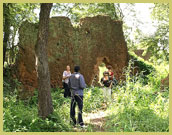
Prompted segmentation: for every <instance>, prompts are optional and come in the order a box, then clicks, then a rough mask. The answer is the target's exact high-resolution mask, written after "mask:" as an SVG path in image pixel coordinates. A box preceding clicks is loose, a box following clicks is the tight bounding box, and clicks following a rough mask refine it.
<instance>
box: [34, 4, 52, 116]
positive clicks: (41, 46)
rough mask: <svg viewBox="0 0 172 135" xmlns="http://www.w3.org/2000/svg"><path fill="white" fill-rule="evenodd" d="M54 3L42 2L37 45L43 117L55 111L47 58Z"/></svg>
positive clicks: (40, 107)
mask: <svg viewBox="0 0 172 135" xmlns="http://www.w3.org/2000/svg"><path fill="white" fill-rule="evenodd" d="M52 5H53V4H52V3H51V4H45V3H43V4H41V9H40V14H39V29H38V37H37V43H36V46H35V53H36V70H37V77H38V114H39V116H40V117H42V118H43V119H44V118H46V117H47V116H48V115H49V114H50V113H52V112H53V105H52V98H51V86H50V73H49V66H48V58H47V41H48V29H49V16H50V11H51V8H52Z"/></svg>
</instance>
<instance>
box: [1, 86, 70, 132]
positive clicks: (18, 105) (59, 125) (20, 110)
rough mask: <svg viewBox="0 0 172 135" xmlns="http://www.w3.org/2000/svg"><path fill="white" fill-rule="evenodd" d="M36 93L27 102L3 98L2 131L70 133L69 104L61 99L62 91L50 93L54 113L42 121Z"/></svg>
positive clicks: (9, 97) (13, 97) (13, 98)
mask: <svg viewBox="0 0 172 135" xmlns="http://www.w3.org/2000/svg"><path fill="white" fill-rule="evenodd" d="M37 95H38V93H37V91H35V95H34V96H33V97H32V98H30V99H29V100H27V101H23V100H17V99H16V95H15V96H6V97H4V104H3V105H4V113H3V115H4V131H8V132H14V131H15V132H35V131H37V132H55V131H59V132H61V131H72V129H71V126H70V125H69V120H70V119H69V102H70V99H66V98H63V94H62V91H61V90H60V89H58V90H57V89H56V91H53V92H52V97H53V106H54V112H53V114H51V115H50V116H49V117H48V118H47V119H45V120H42V119H41V118H39V117H38V112H37V102H38V101H37Z"/></svg>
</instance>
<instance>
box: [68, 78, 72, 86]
mask: <svg viewBox="0 0 172 135" xmlns="http://www.w3.org/2000/svg"><path fill="white" fill-rule="evenodd" d="M68 87H69V89H71V81H70V77H69V82H68Z"/></svg>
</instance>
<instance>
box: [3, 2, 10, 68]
mask: <svg viewBox="0 0 172 135" xmlns="http://www.w3.org/2000/svg"><path fill="white" fill-rule="evenodd" d="M9 14H10V12H9V4H6V3H4V4H3V16H4V25H3V28H4V30H3V31H4V38H3V67H4V62H5V57H6V51H7V44H8V40H9V36H10V18H9Z"/></svg>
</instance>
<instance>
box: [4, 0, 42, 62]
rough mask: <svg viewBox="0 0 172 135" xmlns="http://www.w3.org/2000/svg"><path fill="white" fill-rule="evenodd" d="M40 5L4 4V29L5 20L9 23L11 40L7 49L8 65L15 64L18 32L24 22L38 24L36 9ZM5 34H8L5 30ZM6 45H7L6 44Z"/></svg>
mask: <svg viewBox="0 0 172 135" xmlns="http://www.w3.org/2000/svg"><path fill="white" fill-rule="evenodd" d="M38 7H39V4H36V3H24V4H22V3H4V4H3V13H4V14H3V22H4V23H3V24H4V25H3V28H5V25H6V23H5V20H8V21H9V29H10V31H9V33H10V35H9V37H8V38H9V39H8V41H7V45H6V46H4V47H5V48H6V57H5V61H6V64H14V63H15V59H16V55H17V53H18V50H19V48H18V45H17V42H18V40H17V37H18V30H19V27H20V26H21V24H22V23H23V22H24V21H26V20H27V21H29V22H34V23H35V22H38V18H37V16H36V13H35V9H38ZM3 32H4V33H5V32H7V31H6V30H5V29H3ZM4 45H5V44H4Z"/></svg>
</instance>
